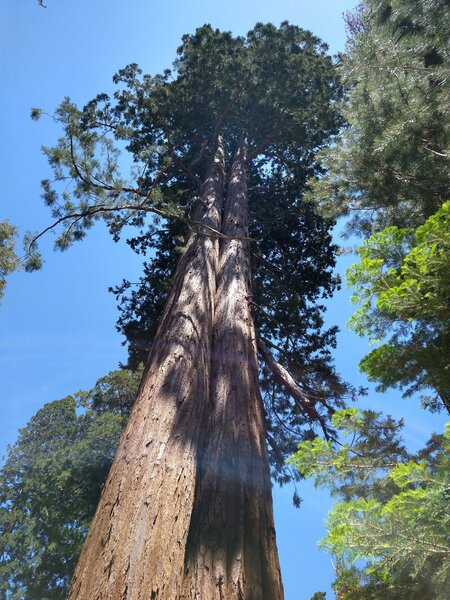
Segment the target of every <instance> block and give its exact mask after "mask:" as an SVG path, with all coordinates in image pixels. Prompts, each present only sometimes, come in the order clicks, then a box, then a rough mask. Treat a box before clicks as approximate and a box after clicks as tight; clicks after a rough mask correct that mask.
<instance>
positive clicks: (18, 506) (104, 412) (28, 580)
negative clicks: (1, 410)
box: [0, 369, 142, 600]
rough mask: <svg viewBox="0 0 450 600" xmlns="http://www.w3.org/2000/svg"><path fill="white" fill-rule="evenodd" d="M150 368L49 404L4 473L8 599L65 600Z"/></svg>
mask: <svg viewBox="0 0 450 600" xmlns="http://www.w3.org/2000/svg"><path fill="white" fill-rule="evenodd" d="M141 374H142V369H138V370H137V371H136V372H134V373H131V372H129V371H123V370H122V371H112V372H111V373H109V374H108V375H107V376H105V377H102V378H101V379H99V380H98V382H97V383H96V385H95V386H94V388H93V389H92V390H90V391H80V392H77V393H76V394H74V395H73V396H68V397H67V398H63V399H62V400H56V401H54V402H50V403H48V404H46V405H45V406H43V407H42V408H41V409H40V410H39V411H38V412H37V413H36V415H35V416H34V417H32V419H31V420H30V422H29V423H28V424H27V425H26V427H24V428H23V429H21V430H20V432H19V437H18V439H17V441H16V442H15V444H14V445H12V446H10V447H9V448H8V453H7V457H6V461H5V464H4V465H3V466H2V468H1V469H0V597H2V598H5V599H6V598H8V599H14V600H21V599H23V598H27V599H29V600H31V599H36V600H38V599H39V600H56V599H58V600H62V599H63V598H66V596H67V589H68V584H69V582H70V579H71V577H72V574H73V570H74V568H75V565H76V563H77V560H78V556H79V553H80V551H81V547H82V544H83V541H84V538H85V536H86V533H87V530H88V528H89V524H90V522H91V519H92V517H93V515H94V512H95V509H96V507H97V503H98V499H99V497H100V493H101V490H102V487H103V484H104V482H105V479H106V476H107V474H108V471H109V469H110V466H111V463H112V461H113V458H114V455H115V452H116V449H117V444H118V442H119V437H120V434H121V433H122V429H123V427H124V425H125V422H126V419H127V416H128V413H129V411H130V410H131V406H132V404H133V400H134V395H135V393H136V390H137V386H138V384H139V379H140V376H141Z"/></svg>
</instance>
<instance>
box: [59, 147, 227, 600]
mask: <svg viewBox="0 0 450 600" xmlns="http://www.w3.org/2000/svg"><path fill="white" fill-rule="evenodd" d="M223 180H224V156H223V147H222V144H221V141H220V139H219V142H218V147H217V150H216V154H215V157H214V161H213V162H212V164H211V167H210V169H209V173H208V177H207V179H206V181H205V183H204V184H203V188H202V191H201V202H200V203H199V207H198V209H197V213H198V214H197V219H198V220H199V221H201V222H202V223H203V224H205V225H208V226H209V227H212V228H214V229H220V225H221V223H220V221H221V212H222V199H223ZM201 213H203V214H201ZM218 256H219V247H218V240H217V239H214V238H211V237H208V236H204V235H195V234H192V235H191V236H190V238H189V240H188V242H187V244H186V247H185V251H184V254H183V255H182V257H181V259H180V261H179V264H178V267H177V270H176V273H175V276H174V281H173V287H172V290H171V293H170V296H169V298H168V301H167V304H166V307H165V310H164V314H163V317H162V321H161V324H160V326H159V329H158V333H157V335H156V338H155V341H154V343H153V346H152V350H151V352H150V355H149V358H148V362H147V367H146V369H145V372H144V375H143V379H142V383H141V386H140V389H139V392H138V395H137V399H136V403H135V406H134V408H133V411H132V414H131V416H130V419H129V421H128V425H127V427H126V430H125V432H124V434H123V436H122V439H121V443H120V446H119V449H118V452H117V455H116V458H115V461H114V464H113V466H112V468H111V472H110V474H109V477H108V480H107V482H106V484H105V488H104V491H103V494H102V497H101V500H100V504H99V506H98V509H97V512H96V514H95V517H94V520H93V522H92V525H91V529H90V531H89V535H88V538H87V540H86V543H85V545H84V548H83V552H82V554H81V557H80V560H79V563H78V566H77V569H76V571H75V574H74V577H73V580H72V584H71V588H70V591H69V599H70V600H75V599H77V600H100V599H108V600H118V599H125V598H126V599H132V600H138V599H144V598H145V600H149V599H150V598H152V599H158V600H161V599H164V600H174V599H176V598H179V596H180V591H181V587H182V582H183V571H184V554H185V546H186V541H187V535H188V530H189V524H190V519H191V513H192V506H193V503H194V493H195V482H196V474H197V473H196V472H197V452H198V449H199V448H201V447H202V440H203V435H204V417H205V408H206V407H207V404H208V399H209V397H210V389H209V386H210V365H211V343H212V326H213V318H214V297H215V287H216V273H217V268H218Z"/></svg>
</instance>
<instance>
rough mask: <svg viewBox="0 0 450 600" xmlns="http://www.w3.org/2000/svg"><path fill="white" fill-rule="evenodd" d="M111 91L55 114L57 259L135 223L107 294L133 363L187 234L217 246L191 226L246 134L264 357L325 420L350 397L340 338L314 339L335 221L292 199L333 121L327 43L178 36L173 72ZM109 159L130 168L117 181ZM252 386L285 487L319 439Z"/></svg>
mask: <svg viewBox="0 0 450 600" xmlns="http://www.w3.org/2000/svg"><path fill="white" fill-rule="evenodd" d="M114 82H115V84H116V86H117V89H116V92H115V93H114V94H113V96H112V97H110V96H108V95H106V94H99V95H98V96H96V97H95V98H94V99H93V100H91V101H90V102H88V103H87V104H86V105H85V106H84V108H82V109H80V108H78V107H76V106H75V105H74V104H73V103H72V102H70V100H68V99H66V100H65V101H64V102H63V103H62V104H61V105H60V107H59V108H58V110H57V112H56V118H57V120H59V121H60V123H61V125H62V128H63V136H62V137H61V139H60V140H59V142H58V143H57V145H56V146H55V147H52V148H46V149H45V153H46V155H47V157H48V160H49V162H50V165H51V167H52V168H53V171H54V176H53V177H52V178H51V179H52V182H53V183H50V179H49V180H44V181H43V182H42V188H43V198H44V201H45V202H46V204H47V205H48V206H49V207H50V209H51V211H52V215H53V218H54V219H55V221H54V226H55V227H56V226H58V227H60V228H61V234H60V235H59V237H57V242H56V246H57V248H58V249H60V250H64V249H66V248H67V247H68V246H70V245H71V244H72V243H73V242H74V241H76V240H78V239H82V237H83V236H84V235H85V234H86V232H87V230H88V229H89V228H90V227H91V226H92V225H93V224H94V223H95V222H96V221H97V220H98V219H104V220H105V221H106V223H107V225H108V227H109V230H110V232H111V233H112V235H113V236H114V239H116V240H118V239H119V237H120V235H121V232H122V228H123V226H124V225H135V226H136V227H137V228H138V229H137V233H136V237H132V238H131V239H129V240H128V243H129V245H130V246H131V247H132V248H133V249H135V250H136V251H137V252H138V253H141V254H143V255H145V256H146V263H145V265H144V275H143V277H142V278H141V280H140V282H139V285H138V286H136V287H135V286H134V285H133V284H131V283H130V282H128V281H124V282H123V283H122V285H120V286H118V287H117V288H115V289H114V290H113V291H114V292H115V294H116V296H117V297H118V300H119V301H120V310H121V317H120V320H119V323H118V328H119V330H120V331H122V332H123V333H124V334H125V336H126V338H127V341H128V342H129V345H130V360H129V366H131V367H132V368H133V367H134V366H135V365H136V364H137V363H138V362H140V361H141V360H145V358H146V355H147V353H148V350H149V348H150V346H151V343H152V341H153V339H154V335H155V330H156V327H157V323H158V322H159V320H160V316H161V312H162V308H163V306H164V302H165V299H166V297H167V293H168V290H169V289H170V285H171V278H172V276H173V273H174V270H175V265H176V264H177V260H178V258H179V252H180V248H182V247H183V245H184V241H185V238H186V236H187V235H188V234H190V233H192V232H197V233H201V234H206V235H215V234H214V232H211V231H208V230H205V228H204V227H202V226H199V223H197V222H196V220H195V215H196V213H197V211H198V210H199V208H201V207H199V203H198V196H199V187H200V186H201V182H202V181H203V179H204V177H205V173H206V171H207V168H208V165H209V162H210V159H211V156H212V153H213V151H214V147H215V142H216V139H217V136H218V135H219V134H220V135H221V136H222V137H223V140H224V149H225V163H226V168H227V169H228V168H229V166H230V164H231V162H232V157H233V155H234V152H235V150H236V147H237V144H238V143H239V140H240V139H241V137H242V135H244V134H245V135H246V137H247V138H248V142H249V161H248V162H249V164H248V178H249V182H248V183H249V201H250V219H251V222H250V224H249V228H250V236H251V237H252V239H253V240H255V241H254V242H252V244H251V252H252V271H253V272H252V276H253V282H254V290H253V306H254V310H255V318H256V321H257V326H258V328H259V335H261V336H264V337H266V338H269V339H270V340H272V341H273V343H274V345H275V347H274V348H273V350H274V354H276V357H277V358H278V359H279V360H280V361H281V362H283V363H284V364H285V365H286V366H290V367H292V370H293V371H295V378H296V380H297V381H298V383H299V385H300V386H301V387H302V388H303V389H304V390H305V393H307V394H310V395H314V400H317V401H318V402H317V406H318V407H319V408H318V410H319V412H320V413H321V416H322V417H323V421H324V422H326V419H327V417H328V414H329V412H330V411H329V408H328V406H327V404H328V403H331V404H333V403H338V404H339V403H341V402H342V398H343V397H344V396H347V395H354V390H353V389H351V388H350V387H349V386H346V385H345V384H344V383H343V382H342V381H341V380H340V378H339V377H338V376H337V374H336V373H335V371H334V368H333V364H332V360H331V349H332V347H333V346H334V344H335V335H336V328H334V327H332V328H330V329H328V330H327V329H325V328H324V320H323V316H322V313H323V310H324V306H323V303H322V300H323V299H324V298H327V297H329V296H330V295H331V294H332V293H333V291H334V290H335V289H336V287H337V286H338V283H339V282H338V279H337V278H336V276H335V275H334V274H333V267H334V264H335V251H336V247H335V245H334V244H332V240H331V235H330V228H331V226H332V222H331V221H329V220H326V219H324V218H322V217H320V216H319V215H317V213H316V211H315V209H314V207H313V206H312V205H310V204H307V203H305V202H304V200H303V196H304V192H305V186H306V180H307V178H308V177H310V176H312V175H313V174H314V173H316V172H317V168H318V167H317V164H316V159H315V155H316V152H317V151H318V149H319V148H320V147H321V146H323V144H324V142H325V140H327V139H328V137H329V136H330V135H331V134H334V133H336V132H337V131H338V128H339V126H340V125H341V123H342V119H341V116H340V114H339V112H338V110H337V108H336V102H337V100H338V99H339V98H340V96H341V88H340V84H339V81H338V79H337V77H336V75H335V70H334V65H333V62H332V60H331V58H330V57H329V56H327V47H326V46H325V45H324V44H323V43H322V42H321V41H320V40H319V39H318V38H316V37H315V36H313V35H312V34H311V33H310V32H308V31H304V30H302V29H300V28H298V27H296V26H293V25H290V24H289V23H287V22H284V23H282V24H281V25H280V27H278V28H277V27H275V26H273V25H271V24H261V23H258V24H257V25H256V26H255V27H254V28H253V29H252V30H251V31H250V32H249V33H248V34H247V35H246V36H244V37H235V36H233V35H232V34H231V33H229V32H221V31H219V30H217V29H213V28H212V27H211V26H210V25H204V26H202V27H200V28H198V29H197V30H196V31H195V33H194V34H192V35H185V36H183V39H182V44H181V46H180V47H179V48H178V51H177V58H176V60H175V62H174V64H173V69H172V70H169V69H167V70H165V71H164V72H163V73H162V74H159V75H154V76H150V75H144V74H142V72H141V70H140V69H139V67H138V66H137V65H136V64H131V65H128V66H127V67H125V68H124V69H122V70H120V71H119V72H118V73H117V75H116V76H115V77H114ZM36 116H37V114H36ZM119 152H122V153H123V154H125V155H126V156H127V157H128V159H129V160H128V163H131V162H132V163H133V169H132V172H131V174H130V175H127V176H126V177H125V176H124V175H123V174H122V173H121V172H120V169H119V166H120V165H121V164H123V162H126V161H122V160H120V161H119ZM51 227H53V226H51ZM32 246H33V256H35V255H36V244H32ZM262 389H263V393H264V400H265V405H266V413H267V422H268V428H269V435H268V441H269V445H270V448H271V459H272V465H273V466H274V475H275V476H277V477H278V478H279V480H280V481H284V480H285V479H286V478H288V477H289V473H288V472H287V470H286V467H285V463H284V458H285V456H286V455H289V454H290V453H292V451H293V450H294V449H295V447H296V445H297V443H298V442H299V441H300V440H301V439H303V438H304V437H305V436H307V437H311V436H313V435H314V431H313V426H314V423H312V422H311V419H310V418H309V417H308V415H307V414H306V413H305V411H304V410H303V409H302V407H301V406H299V405H298V404H296V403H295V401H293V400H292V399H291V398H290V397H289V396H287V395H286V394H285V393H284V392H283V390H282V389H281V387H280V386H279V385H277V384H276V383H275V382H274V380H273V378H272V377H271V376H270V375H269V374H268V373H267V372H266V371H265V370H264V371H263V373H262Z"/></svg>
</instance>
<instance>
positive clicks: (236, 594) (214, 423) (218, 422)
mask: <svg viewBox="0 0 450 600" xmlns="http://www.w3.org/2000/svg"><path fill="white" fill-rule="evenodd" d="M222 233H223V234H225V235H227V236H230V237H236V238H242V237H248V198H247V183H246V144H245V143H242V144H241V147H240V148H239V150H238V152H237V153H236V156H235V159H234V162H233V166H232V171H231V176H230V180H229V185H228V193H227V198H226V201H225V206H224V218H223V224H222ZM250 273H251V272H250V257H249V248H248V242H247V241H245V240H243V239H233V240H221V251H220V264H219V273H218V282H217V292H216V303H215V304H216V315H215V321H214V331H213V346H212V368H211V396H210V406H209V407H208V411H207V430H208V437H207V440H206V446H205V452H204V458H203V461H202V463H201V467H200V468H199V480H198V488H197V491H196V503H195V507H194V514H193V517H192V522H191V529H190V533H189V540H188V547H187V552H186V581H185V590H184V594H183V598H189V599H194V598H195V599H198V600H213V599H214V600H215V599H217V600H282V598H283V588H282V583H281V575H280V568H279V562H278V553H277V548H276V540H275V529H274V523H273V510H272V496H271V482H270V473H269V463H268V456H267V450H266V441H265V425H264V416H263V405H262V399H261V395H260V391H259V383H258V363H257V348H256V335H255V329H254V321H253V315H252V313H251V308H250V307H251V303H250V300H251V297H250V296H251V274H250Z"/></svg>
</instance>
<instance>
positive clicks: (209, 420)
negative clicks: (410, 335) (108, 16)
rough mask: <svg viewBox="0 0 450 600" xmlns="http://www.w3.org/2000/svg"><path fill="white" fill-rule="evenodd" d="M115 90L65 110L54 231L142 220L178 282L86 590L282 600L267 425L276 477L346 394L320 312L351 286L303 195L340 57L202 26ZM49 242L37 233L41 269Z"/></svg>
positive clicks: (269, 29) (93, 549)
mask: <svg viewBox="0 0 450 600" xmlns="http://www.w3.org/2000/svg"><path fill="white" fill-rule="evenodd" d="M115 82H116V83H117V84H118V86H119V89H118V91H117V92H116V93H115V94H114V97H113V98H109V97H108V96H107V95H105V94H100V95H99V96H97V97H96V98H95V99H94V100H93V101H91V102H89V103H88V104H87V105H86V106H85V107H84V108H83V109H81V110H80V109H78V108H77V107H76V106H75V105H73V104H72V103H71V102H70V100H68V99H66V100H65V101H64V102H63V103H62V104H61V106H60V107H59V109H58V110H57V113H56V118H57V119H58V120H59V121H60V122H61V123H62V124H63V127H64V135H63V137H62V138H61V139H60V141H59V143H58V145H57V146H56V147H54V148H47V149H46V154H47V156H48V158H49V161H50V163H51V165H52V166H53V167H54V170H55V181H54V183H51V182H50V181H49V180H45V181H44V182H43V189H44V199H45V201H46V203H47V204H48V205H49V206H50V207H51V209H52V214H53V217H54V219H55V221H54V223H53V224H52V225H50V226H49V229H52V228H54V227H56V226H61V227H62V233H61V235H60V236H59V237H58V238H57V242H56V245H57V247H58V248H59V249H65V248H67V247H68V246H69V245H70V244H71V243H72V242H73V241H76V240H78V239H81V238H82V237H83V236H84V235H85V233H86V230H87V229H89V227H91V226H92V225H93V223H94V222H95V221H96V220H97V219H100V218H103V219H105V220H106V222H107V224H108V226H109V229H110V231H111V232H112V234H113V235H114V236H115V237H116V239H118V238H119V237H120V234H121V231H122V228H123V226H124V225H130V224H131V225H136V226H138V227H139V228H140V235H139V236H138V238H134V240H133V241H130V243H131V244H132V245H133V246H134V247H135V248H137V249H138V250H142V251H144V252H148V251H149V249H152V248H153V249H155V250H156V255H155V256H154V258H153V260H152V261H151V262H150V263H149V265H148V267H147V268H148V269H149V272H151V273H152V275H153V276H156V278H157V276H158V274H161V275H162V277H160V278H159V282H157V283H156V284H154V282H155V277H153V279H152V283H153V284H154V285H155V287H154V288H152V290H151V291H150V292H149V296H150V299H149V302H148V306H149V307H150V314H151V315H152V325H151V327H149V328H147V329H146V328H143V333H142V332H141V333H142V336H143V337H144V338H145V340H146V344H147V345H148V346H149V347H150V353H149V356H148V359H147V362H146V367H145V371H144V375H143V378H142V382H141V385H140V388H139V391H138V394H137V398H136V402H135V404H134V408H133V411H132V413H131V416H130V419H129V421H128V424H127V427H126V429H125V432H124V434H123V436H122V439H121V443H120V445H119V449H118V453H117V456H116V458H115V461H114V464H113V466H112V468H111V471H110V474H109V477H108V480H107V482H106V484H105V487H104V490H103V493H102V497H101V500H100V503H99V506H98V509H97V512H96V515H95V517H94V520H93V523H92V526H91V529H90V532H89V535H88V538H87V541H86V543H85V546H84V549H83V552H82V555H81V558H80V561H79V563H78V567H77V570H76V572H75V575H74V578H73V581H72V585H71V589H70V592H69V598H71V599H72V598H73V599H74V598H77V599H78V600H80V599H81V600H82V599H84V598H86V599H88V598H89V599H92V598H111V599H115V598H124V597H127V598H144V597H145V598H154V599H158V600H164V599H166V600H174V599H180V600H181V599H182V598H186V599H187V598H199V597H201V598H204V599H208V598H227V600H228V599H229V600H233V599H236V600H238V599H240V600H242V599H243V598H245V599H257V598H260V599H263V598H264V599H266V600H269V599H274V600H275V599H276V600H280V599H281V598H282V597H283V591H282V583H281V577H280V572H279V565H278V557H277V549H276V542H275V532H274V527H273V515H272V501H271V491H270V471H269V455H268V451H267V448H266V434H267V440H268V441H269V443H270V444H271V458H272V459H273V460H272V465H275V468H276V466H277V465H278V466H280V465H281V464H282V462H283V456H284V455H285V454H286V452H287V451H289V448H292V443H293V440H294V441H298V436H299V435H303V436H305V435H306V436H311V435H314V432H313V427H314V425H319V426H320V427H321V428H322V429H323V431H324V432H325V434H327V433H328V431H329V423H328V421H327V417H328V416H329V414H331V413H332V412H333V407H332V405H333V404H334V403H336V402H340V401H341V399H342V397H343V395H345V393H347V392H348V388H347V386H345V385H344V384H343V383H342V382H341V381H340V379H339V378H338V376H337V375H336V374H335V372H334V370H333V367H332V365H331V362H330V346H332V345H333V344H334V334H335V330H334V329H331V330H329V331H323V330H322V326H323V319H322V316H321V308H322V307H321V305H320V304H317V300H319V299H320V298H321V297H326V296H328V295H329V294H331V292H332V291H333V289H334V288H335V287H336V284H337V282H336V280H335V278H334V277H333V274H332V267H333V265H334V257H333V250H334V247H333V246H332V244H331V240H330V236H329V232H328V229H329V226H330V223H327V222H326V221H324V220H323V219H322V218H320V217H318V216H317V215H316V214H315V213H314V211H313V209H312V208H311V207H308V206H305V205H304V203H303V201H302V196H303V192H304V189H305V182H306V179H307V177H308V176H311V175H313V174H314V172H315V170H316V168H317V165H316V162H315V153H316V151H317V150H318V148H320V146H321V145H322V144H323V143H324V141H325V140H326V138H327V137H328V136H329V135H330V134H332V133H335V132H336V131H337V128H338V126H339V124H340V118H339V115H338V114H337V112H336V108H335V102H336V99H337V98H338V97H339V94H340V89H339V85H338V83H337V81H336V78H335V76H334V70H333V65H332V62H331V60H330V58H329V57H327V55H326V46H325V45H323V44H322V43H321V42H320V41H319V40H318V39H317V38H315V37H314V36H313V35H311V34H310V33H308V32H305V31H303V30H301V29H299V28H297V27H294V26H292V25H289V24H288V23H283V24H282V25H281V27H280V28H278V29H277V28H276V27H274V26H272V25H262V24H258V25H257V26H256V27H255V28H254V29H253V30H252V31H250V32H249V34H248V35H247V36H246V37H245V38H241V37H237V38H236V37H233V36H232V35H231V34H229V33H223V32H220V31H218V30H213V29H212V28H211V27H210V26H204V27H202V28H200V29H198V30H197V31H196V33H195V34H194V35H186V36H184V38H183V42H182V45H181V46H180V48H179V49H178V58H177V60H176V61H175V63H174V70H173V71H169V70H167V71H165V72H164V73H163V74H162V75H157V76H154V77H151V76H147V75H144V76H142V74H141V72H140V70H139V69H138V67H137V66H136V65H130V66H128V67H126V68H125V69H123V70H122V71H120V72H119V73H118V75H117V76H116V77H115ZM39 114H40V112H39V111H38V110H34V112H33V116H35V117H38V116H39ZM120 150H126V151H127V152H129V153H130V155H131V157H132V160H133V161H134V163H135V164H134V174H133V178H132V179H128V180H127V179H125V178H124V177H123V176H122V175H121V174H120V173H119V159H118V154H119V151H120ZM58 186H60V187H58ZM42 233H43V232H41V234H42ZM41 234H37V235H36V234H35V235H31V234H30V236H29V238H28V241H29V243H30V249H31V252H30V261H31V265H30V266H38V263H39V255H38V252H37V249H36V242H37V239H38V238H39V236H40V235H41ZM180 237H181V240H180ZM180 246H181V248H182V249H181V250H180ZM175 265H176V266H175ZM299 276H301V279H299ZM252 282H254V283H255V288H253V284H252ZM125 285H127V284H125ZM141 291H142V290H141ZM134 299H136V297H134ZM140 299H142V295H141V296H140ZM163 306H164V308H163V309H162V307H163ZM161 309H162V312H161ZM131 310H134V309H133V308H131ZM257 310H259V314H258V316H257V317H256V321H257V324H258V327H259V334H258V335H257V333H256V329H255V316H256V314H257V312H256V311H257ZM288 312H289V313H290V314H287V313H288ZM280 315H281V318H278V317H279V316H280ZM156 316H160V318H159V325H158V327H157V328H156V327H155V324H154V319H153V317H156ZM269 347H271V349H272V350H273V352H270V350H269ZM258 351H259V354H260V357H261V358H262V361H263V362H264V365H265V369H267V371H265V372H264V373H263V378H262V383H261V382H260V381H259V379H258ZM283 361H284V363H285V364H284V365H283V364H281V363H282V362H283ZM292 362H294V363H297V368H296V369H295V370H293V373H292V374H289V373H288V371H287V369H286V366H288V365H289V363H292ZM269 370H271V372H272V375H271V376H269V375H268V371H269ZM261 389H262V391H263V393H264V400H265V402H266V408H269V409H270V410H271V411H272V414H271V415H270V410H266V411H265V410H264V408H265V407H264V403H263V398H262V396H261ZM350 391H351V390H350ZM277 420H278V421H279V422H280V423H282V427H284V428H285V427H286V426H287V427H288V429H289V431H290V432H292V433H291V434H290V437H289V436H286V435H281V433H280V425H275V422H276V421H277ZM299 426H304V431H303V433H301V432H300V433H299V430H298V428H299ZM266 427H267V429H266ZM284 476H285V475H284V474H283V473H282V474H281V478H282V477H284Z"/></svg>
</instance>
